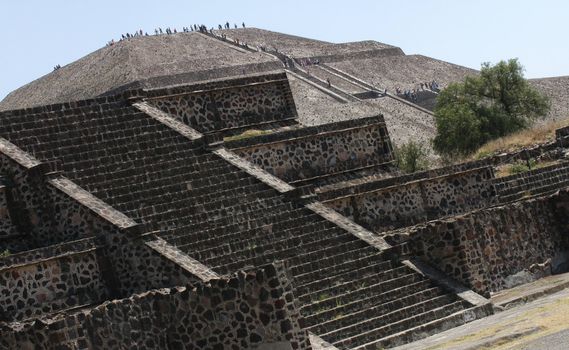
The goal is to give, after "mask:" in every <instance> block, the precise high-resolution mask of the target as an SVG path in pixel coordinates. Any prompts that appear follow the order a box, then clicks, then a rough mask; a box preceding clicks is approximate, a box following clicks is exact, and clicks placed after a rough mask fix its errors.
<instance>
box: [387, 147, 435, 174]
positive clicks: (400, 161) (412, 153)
mask: <svg viewBox="0 0 569 350" xmlns="http://www.w3.org/2000/svg"><path fill="white" fill-rule="evenodd" d="M395 164H396V165H397V167H398V168H399V169H401V170H402V171H403V172H404V173H414V172H417V171H421V170H427V169H428V167H429V160H428V158H427V151H426V147H425V146H424V145H422V144H420V143H418V142H415V141H409V142H407V143H405V144H403V145H401V146H399V147H395Z"/></svg>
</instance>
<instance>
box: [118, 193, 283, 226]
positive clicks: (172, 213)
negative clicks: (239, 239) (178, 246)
mask: <svg viewBox="0 0 569 350" xmlns="http://www.w3.org/2000/svg"><path fill="white" fill-rule="evenodd" d="M268 191H270V192H271V193H272V194H273V196H270V197H263V196H259V198H247V197H245V196H243V201H239V202H237V203H233V205H232V206H228V207H220V208H218V209H214V208H209V209H210V210H199V211H198V210H196V208H195V207H194V205H195V203H194V201H193V200H192V197H190V196H187V197H186V198H184V199H182V200H179V201H177V202H172V203H170V205H169V204H168V203H165V204H157V205H152V204H148V205H147V206H145V207H144V208H141V209H139V211H143V210H145V209H151V210H152V213H151V214H149V215H144V221H146V222H162V221H170V220H172V219H178V218H180V217H182V218H184V220H189V221H196V222H202V221H209V220H210V218H215V217H223V216H229V215H239V214H244V213H251V214H252V215H253V216H251V217H256V215H263V214H264V213H259V211H264V210H270V208H275V207H278V206H282V205H283V204H287V205H289V203H283V200H282V198H280V197H275V196H274V190H272V189H271V190H268ZM246 199H247V200H246ZM133 212H134V211H126V212H125V214H127V215H128V214H131V213H133ZM253 213H255V214H253Z"/></svg>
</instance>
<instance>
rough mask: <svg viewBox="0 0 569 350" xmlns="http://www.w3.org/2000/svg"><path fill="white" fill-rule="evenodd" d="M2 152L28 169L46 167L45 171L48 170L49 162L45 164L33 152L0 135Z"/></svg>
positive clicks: (0, 150)
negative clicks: (28, 151)
mask: <svg viewBox="0 0 569 350" xmlns="http://www.w3.org/2000/svg"><path fill="white" fill-rule="evenodd" d="M0 153H2V154H4V155H6V156H7V157H9V158H10V159H12V160H14V161H15V162H16V163H18V164H19V165H21V166H23V167H24V168H26V169H28V170H29V169H32V168H39V167H42V166H43V167H46V168H45V169H44V170H45V171H44V172H47V171H48V170H47V164H44V163H42V162H40V161H39V160H37V159H36V158H34V157H33V156H32V155H31V154H29V153H27V152H25V151H23V150H22V149H21V148H19V147H18V146H16V145H14V144H13V143H11V142H10V141H8V140H6V139H5V138H3V137H0Z"/></svg>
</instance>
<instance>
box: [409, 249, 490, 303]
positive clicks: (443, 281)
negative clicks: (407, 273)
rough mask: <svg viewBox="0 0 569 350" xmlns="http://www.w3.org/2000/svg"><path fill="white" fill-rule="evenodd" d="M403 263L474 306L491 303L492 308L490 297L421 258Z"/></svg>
mask: <svg viewBox="0 0 569 350" xmlns="http://www.w3.org/2000/svg"><path fill="white" fill-rule="evenodd" d="M402 263H403V264H404V265H406V266H408V267H409V268H411V269H412V270H414V271H416V272H418V273H419V274H421V275H423V276H425V277H427V278H429V279H431V280H433V281H436V282H437V283H439V284H440V285H442V286H443V287H444V288H446V289H448V290H450V291H452V292H453V293H455V294H456V295H457V296H458V297H459V298H461V299H462V300H464V301H466V302H468V303H470V304H471V305H474V306H486V305H490V306H488V307H489V309H490V310H491V309H492V307H491V302H490V300H489V299H486V298H484V297H483V296H482V295H480V294H478V293H476V292H474V291H472V290H471V289H468V288H467V287H465V286H463V285H462V284H460V283H459V282H457V281H455V280H453V279H451V278H449V277H448V276H446V275H445V274H443V273H442V272H440V271H438V270H436V269H434V268H432V267H431V266H429V265H427V264H425V263H424V262H422V261H421V260H419V259H410V260H403V261H402ZM492 313H493V312H491V313H490V314H492Z"/></svg>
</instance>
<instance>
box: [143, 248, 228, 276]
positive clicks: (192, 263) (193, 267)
mask: <svg viewBox="0 0 569 350" xmlns="http://www.w3.org/2000/svg"><path fill="white" fill-rule="evenodd" d="M145 244H146V245H147V246H148V247H150V248H151V249H152V250H154V251H156V252H157V253H159V254H160V255H162V256H163V257H165V258H166V259H168V260H170V261H172V262H174V263H175V264H176V265H178V266H180V267H181V268H183V269H184V270H185V271H187V272H189V273H191V274H192V275H193V276H196V277H197V278H199V279H200V280H202V281H203V282H208V281H210V280H213V279H219V278H220V276H219V275H218V274H217V273H215V272H214V271H213V270H211V269H210V268H209V267H207V266H205V265H204V264H202V263H201V262H199V261H197V260H195V259H192V258H191V257H189V256H188V255H187V254H186V253H184V252H182V251H181V250H179V249H178V248H176V247H174V246H172V245H170V244H168V242H166V241H165V240H163V239H161V238H158V239H155V240H153V241H149V242H146V243H145Z"/></svg>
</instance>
